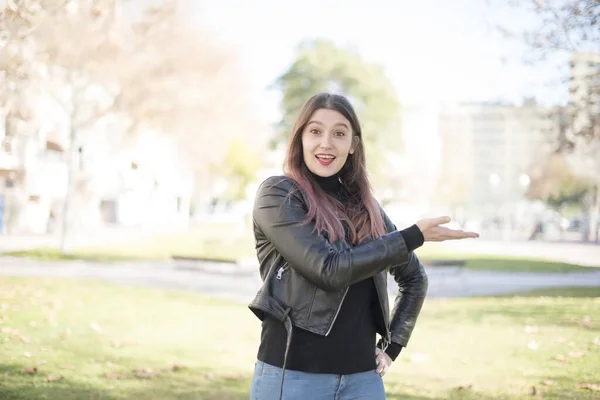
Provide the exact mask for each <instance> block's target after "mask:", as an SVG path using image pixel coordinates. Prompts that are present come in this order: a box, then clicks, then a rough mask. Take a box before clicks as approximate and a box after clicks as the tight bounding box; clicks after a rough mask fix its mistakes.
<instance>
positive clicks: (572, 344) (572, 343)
mask: <svg viewBox="0 0 600 400" xmlns="http://www.w3.org/2000/svg"><path fill="white" fill-rule="evenodd" d="M567 346H569V347H575V342H569V343H567Z"/></svg>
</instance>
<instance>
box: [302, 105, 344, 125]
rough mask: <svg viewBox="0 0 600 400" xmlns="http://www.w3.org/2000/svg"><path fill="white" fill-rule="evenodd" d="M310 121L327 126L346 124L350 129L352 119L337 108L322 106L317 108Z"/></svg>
mask: <svg viewBox="0 0 600 400" xmlns="http://www.w3.org/2000/svg"><path fill="white" fill-rule="evenodd" d="M308 123H309V124H311V123H314V124H320V125H325V126H335V125H345V126H346V127H347V128H348V129H350V128H351V125H350V121H348V119H346V117H344V116H343V115H342V114H341V113H339V112H338V111H335V110H329V109H326V108H321V109H318V110H316V111H315V112H314V113H313V114H312V115H311V116H310V118H309V119H308Z"/></svg>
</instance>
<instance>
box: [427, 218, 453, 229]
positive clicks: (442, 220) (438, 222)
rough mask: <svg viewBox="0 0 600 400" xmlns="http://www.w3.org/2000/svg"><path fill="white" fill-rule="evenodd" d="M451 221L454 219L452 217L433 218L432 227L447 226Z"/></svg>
mask: <svg viewBox="0 0 600 400" xmlns="http://www.w3.org/2000/svg"><path fill="white" fill-rule="evenodd" d="M450 221H452V219H451V218H450V217H436V218H431V227H434V226H438V225H442V224H447V223H448V222H450Z"/></svg>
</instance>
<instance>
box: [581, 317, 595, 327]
mask: <svg viewBox="0 0 600 400" xmlns="http://www.w3.org/2000/svg"><path fill="white" fill-rule="evenodd" d="M580 323H581V325H583V326H585V327H586V328H592V327H593V326H594V324H592V319H591V318H590V316H589V315H586V316H585V317H583V318H582V319H581V322H580Z"/></svg>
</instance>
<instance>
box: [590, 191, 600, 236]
mask: <svg viewBox="0 0 600 400" xmlns="http://www.w3.org/2000/svg"><path fill="white" fill-rule="evenodd" d="M599 213H600V185H596V186H595V187H594V189H593V192H592V199H591V201H590V211H589V226H588V231H589V232H590V235H589V239H590V241H591V242H598V241H600V237H598V228H599V227H598V217H599V215H598V214H599Z"/></svg>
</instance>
